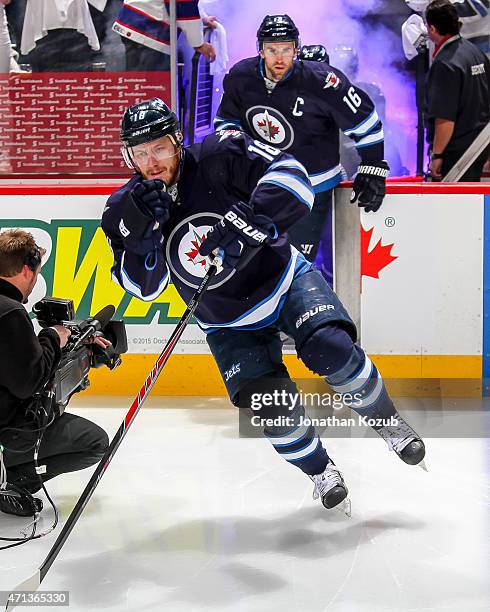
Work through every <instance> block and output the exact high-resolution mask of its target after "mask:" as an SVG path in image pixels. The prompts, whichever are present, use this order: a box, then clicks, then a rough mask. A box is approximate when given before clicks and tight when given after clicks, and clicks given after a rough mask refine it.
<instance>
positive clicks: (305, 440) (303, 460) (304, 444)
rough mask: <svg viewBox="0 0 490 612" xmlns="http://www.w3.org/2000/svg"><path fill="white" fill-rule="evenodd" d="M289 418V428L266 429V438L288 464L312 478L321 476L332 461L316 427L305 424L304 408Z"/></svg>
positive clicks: (290, 414)
mask: <svg viewBox="0 0 490 612" xmlns="http://www.w3.org/2000/svg"><path fill="white" fill-rule="evenodd" d="M288 418H289V419H290V420H289V422H288V423H289V427H280V426H279V427H273V428H267V429H264V435H265V437H266V438H267V439H268V440H269V441H270V443H271V444H272V446H273V447H274V449H275V450H276V451H277V453H279V455H281V457H282V458H283V459H285V460H286V461H287V462H288V463H292V464H293V465H296V466H297V467H299V469H300V470H302V471H303V472H305V474H308V475H310V476H313V475H315V474H321V473H322V472H323V470H324V469H325V468H326V467H327V463H328V462H329V460H330V459H329V456H328V455H327V451H326V450H325V449H324V447H323V444H322V441H321V440H320V438H319V437H318V434H317V433H316V430H315V427H314V426H313V425H309V424H308V423H307V422H306V423H304V421H305V420H306V421H308V419H307V417H306V416H305V411H304V408H303V407H301V408H299V409H298V410H297V411H295V412H294V413H289V415H288Z"/></svg>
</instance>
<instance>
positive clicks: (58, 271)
mask: <svg viewBox="0 0 490 612" xmlns="http://www.w3.org/2000/svg"><path fill="white" fill-rule="evenodd" d="M115 187H116V185H115V184H113V183H100V184H94V183H88V182H87V183H86V184H20V185H19V184H15V185H14V184H11V185H9V184H3V185H2V184H0V227H1V228H2V229H5V228H8V227H22V228H24V229H26V230H29V231H31V232H32V233H33V234H34V235H35V237H36V239H37V241H38V243H39V244H40V245H41V246H43V247H44V248H46V249H47V256H46V258H45V264H44V266H43V269H42V276H41V277H40V280H39V282H38V284H37V286H36V288H35V291H34V293H33V295H32V296H31V299H30V300H29V304H28V305H27V307H28V309H30V308H31V306H32V303H34V302H35V301H37V300H38V299H40V298H41V297H42V296H44V295H45V294H48V295H53V296H56V297H65V298H71V299H73V301H74V304H75V308H76V315H77V318H79V319H82V318H85V317H88V316H89V315H91V314H94V313H95V312H97V311H98V310H100V309H101V308H102V307H103V306H105V305H106V304H114V306H115V307H116V318H121V319H123V320H124V321H125V322H126V324H127V332H128V341H129V352H128V354H127V355H125V356H124V358H123V364H122V366H121V367H119V368H118V369H117V370H116V371H114V372H109V371H108V370H106V369H100V370H96V371H93V372H92V374H91V380H92V385H91V388H90V390H89V391H88V392H92V393H95V394H120V395H126V394H128V395H131V394H134V393H135V392H136V391H137V390H138V389H139V388H140V386H141V382H142V380H144V378H145V377H146V375H147V373H148V371H149V369H150V368H151V366H152V365H153V362H154V360H155V355H156V354H158V353H159V352H160V351H161V349H162V348H163V346H164V343H165V342H166V339H167V338H168V337H169V335H170V333H171V331H172V330H173V327H174V325H175V324H176V323H177V322H178V320H179V318H180V316H181V315H182V313H183V311H184V309H185V305H184V303H183V302H182V300H181V299H180V297H179V296H178V294H177V292H176V291H175V288H174V287H173V285H170V286H169V287H168V288H167V289H166V290H165V291H164V293H163V294H162V295H161V296H160V297H159V298H158V299H157V300H155V301H154V302H142V301H140V300H138V299H137V298H135V297H132V296H130V295H128V294H126V293H125V292H124V291H123V289H121V287H119V286H118V285H117V284H116V283H114V282H113V281H112V280H111V274H110V268H111V265H112V255H111V251H110V249H109V247H108V245H107V242H106V239H105V236H104V234H103V232H102V230H101V229H100V226H99V220H100V216H101V213H102V210H103V208H104V204H105V201H106V199H107V197H108V196H109V194H110V193H112V191H113V190H114V189H115ZM348 195H349V190H348V187H346V186H342V187H340V188H339V189H337V190H336V205H335V231H334V239H335V286H336V289H337V291H338V293H339V295H340V296H341V298H342V299H343V300H344V302H345V304H346V306H347V307H348V309H349V311H350V312H351V313H352V315H353V317H354V318H355V319H356V321H357V322H358V324H359V327H360V331H361V340H362V343H363V346H364V347H365V349H366V351H367V352H368V353H369V354H370V355H371V356H372V358H373V359H374V361H375V362H376V363H377V364H378V366H379V367H380V369H381V371H382V372H383V374H384V376H385V377H386V378H388V379H395V380H396V381H398V384H399V386H398V390H399V391H400V392H403V390H404V385H403V384H402V383H403V381H404V380H405V381H409V380H410V381H412V382H411V385H412V387H413V385H414V384H415V386H416V387H417V389H418V391H419V392H420V393H422V394H423V393H424V392H427V393H430V392H434V389H433V388H432V389H431V388H430V387H431V385H432V387H433V386H434V385H433V384H432V383H431V384H429V383H428V381H436V380H437V381H439V383H438V384H436V392H441V393H445V392H448V393H451V392H452V391H455V392H457V393H459V392H464V393H466V392H468V393H471V394H473V395H474V394H481V393H483V394H484V395H485V394H486V393H487V391H488V386H487V384H486V378H490V324H489V308H490V306H489V291H490V263H489V257H490V255H489V253H490V245H489V240H490V238H489V236H490V185H487V184H485V183H480V184H461V183H459V184H454V185H452V184H444V185H441V184H436V183H432V184H431V183H422V184H419V183H413V182H412V183H393V184H390V185H389V186H388V193H387V196H386V199H385V202H384V204H383V206H382V208H381V209H380V210H379V211H378V212H377V213H376V214H373V213H369V214H366V213H363V212H362V213H361V214H359V211H358V210H357V208H356V207H353V206H352V205H350V204H349V202H348V201H346V200H348ZM285 363H286V365H287V367H288V369H289V371H290V373H291V375H292V376H293V377H299V378H307V377H311V376H313V375H312V374H311V373H309V372H308V370H306V368H305V367H304V366H303V365H302V363H301V362H299V361H298V360H297V358H296V357H295V356H294V355H293V354H287V355H285ZM441 380H445V381H447V383H446V386H445V387H444V388H442V387H443V385H442V384H441V382H440V381H441ZM413 381H417V382H416V383H414V382H413ZM420 381H422V383H421V382H420ZM423 381H425V383H424V382H423ZM426 383H427V384H426ZM410 392H413V388H412V389H410ZM154 393H156V394H161V395H203V396H213V395H224V394H225V389H224V386H223V384H222V382H221V379H220V376H219V373H218V370H217V368H216V366H215V365H214V362H213V359H212V357H211V355H210V353H209V351H208V349H207V345H206V343H205V338H204V335H203V334H202V332H201V331H200V330H199V328H198V327H197V325H196V324H191V325H189V326H188V328H187V329H186V331H185V333H184V335H183V337H182V339H181V341H180V342H179V344H178V346H177V347H176V349H175V352H174V355H173V356H172V357H171V359H170V362H169V363H168V365H167V366H166V368H165V371H164V373H163V374H162V376H161V377H160V379H159V380H158V382H157V384H156V385H155V389H154Z"/></svg>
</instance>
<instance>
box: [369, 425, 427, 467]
mask: <svg viewBox="0 0 490 612" xmlns="http://www.w3.org/2000/svg"><path fill="white" fill-rule="evenodd" d="M397 419H398V425H386V426H385V427H381V428H380V429H376V432H377V433H378V434H379V435H380V436H381V437H382V438H383V440H384V441H385V442H386V444H387V445H388V448H389V449H390V450H393V451H395V453H396V454H397V455H398V456H399V457H400V459H401V460H402V461H404V462H405V463H408V465H420V467H422V468H423V469H427V468H426V467H425V464H424V463H423V459H424V457H425V445H424V443H423V441H422V440H421V438H420V437H419V436H418V435H417V434H416V433H415V431H414V430H413V429H412V428H411V427H410V425H409V424H408V423H406V422H405V421H404V420H403V419H402V418H401V416H400V415H398V417H397Z"/></svg>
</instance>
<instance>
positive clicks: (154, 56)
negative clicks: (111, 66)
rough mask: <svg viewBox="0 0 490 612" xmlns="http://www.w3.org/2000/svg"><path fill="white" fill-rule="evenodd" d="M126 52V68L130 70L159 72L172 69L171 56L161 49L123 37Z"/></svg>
mask: <svg viewBox="0 0 490 612" xmlns="http://www.w3.org/2000/svg"><path fill="white" fill-rule="evenodd" d="M122 41H123V43H124V50H125V52H126V70H127V71H128V72H157V71H168V70H170V56H168V55H167V54H166V53H161V52H160V51H155V49H151V48H150V47H145V45H140V44H138V43H135V42H133V41H132V40H128V39H127V38H123V39H122Z"/></svg>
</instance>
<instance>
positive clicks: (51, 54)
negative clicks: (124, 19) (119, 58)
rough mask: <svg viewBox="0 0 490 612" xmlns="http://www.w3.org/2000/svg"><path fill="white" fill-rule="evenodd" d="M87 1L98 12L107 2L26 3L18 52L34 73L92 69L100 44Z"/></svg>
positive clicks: (52, 0)
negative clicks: (19, 51) (24, 56)
mask: <svg viewBox="0 0 490 612" xmlns="http://www.w3.org/2000/svg"><path fill="white" fill-rule="evenodd" d="M89 2H90V3H91V4H92V5H93V6H94V7H96V8H97V9H98V10H99V11H102V10H103V9H104V8H105V5H106V2H107V0H61V1H60V0H28V2H27V5H26V11H25V16H24V22H23V27H22V42H21V52H22V54H23V55H26V56H27V58H26V60H27V61H28V63H30V64H31V65H32V69H33V70H34V71H35V72H70V71H78V70H81V71H89V70H91V69H92V62H93V61H95V60H96V53H97V52H98V51H99V50H100V42H99V38H98V36H97V31H96V29H95V26H94V22H93V19H92V15H91V12H90V11H91V7H90V6H89ZM92 10H93V9H92Z"/></svg>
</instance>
